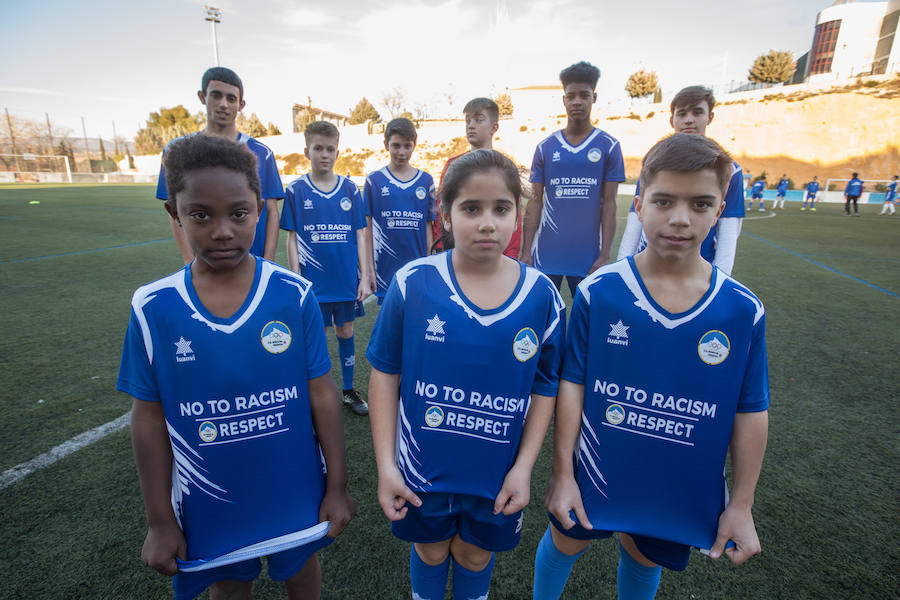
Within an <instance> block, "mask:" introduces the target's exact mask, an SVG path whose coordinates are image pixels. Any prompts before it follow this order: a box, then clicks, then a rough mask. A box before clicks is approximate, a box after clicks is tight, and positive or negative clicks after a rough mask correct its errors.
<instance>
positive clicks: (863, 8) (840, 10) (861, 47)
mask: <svg viewBox="0 0 900 600" xmlns="http://www.w3.org/2000/svg"><path fill="white" fill-rule="evenodd" d="M890 4H891V5H893V4H895V2H891V3H890ZM888 5H889V3H888V2H857V1H855V0H837V1H836V2H835V3H834V4H832V5H831V6H829V7H828V8H826V9H824V10H822V11H821V12H820V13H819V15H818V17H817V18H816V29H815V35H814V36H813V44H812V49H811V50H810V52H809V60H808V61H807V65H806V67H807V73H806V78H807V81H810V82H813V83H815V82H817V81H823V80H829V81H833V80H835V79H842V78H848V77H853V76H854V75H858V74H869V73H872V70H873V63H874V62H875V59H876V47H877V46H878V45H879V40H880V39H881V38H882V37H885V38H886V37H887V36H882V26H883V24H884V22H885V16H886V14H887V12H888ZM894 30H895V31H896V21H895V25H894ZM891 44H893V38H891ZM888 56H890V52H889V53H888ZM898 67H900V65H897V64H895V65H894V66H893V70H897V69H898ZM886 68H890V65H886ZM887 72H891V71H887Z"/></svg>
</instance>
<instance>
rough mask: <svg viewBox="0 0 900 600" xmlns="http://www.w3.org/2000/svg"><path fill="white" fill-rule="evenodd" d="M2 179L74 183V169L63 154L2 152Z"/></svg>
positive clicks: (0, 170)
mask: <svg viewBox="0 0 900 600" xmlns="http://www.w3.org/2000/svg"><path fill="white" fill-rule="evenodd" d="M4 175H5V177H3V176H4ZM0 181H10V182H15V181H40V182H45V181H46V182H59V183H72V169H71V167H70V166H69V160H68V157H66V156H63V155H51V154H30V153H24V154H2V153H0Z"/></svg>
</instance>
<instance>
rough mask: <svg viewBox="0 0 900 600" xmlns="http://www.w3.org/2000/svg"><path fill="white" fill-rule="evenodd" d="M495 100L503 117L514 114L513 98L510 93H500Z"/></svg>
mask: <svg viewBox="0 0 900 600" xmlns="http://www.w3.org/2000/svg"><path fill="white" fill-rule="evenodd" d="M494 102H496V103H497V108H499V109H500V116H501V117H511V116H513V104H512V98H510V97H509V94H507V93H506V92H504V93H502V94H500V95H499V96H497V97H496V98H494Z"/></svg>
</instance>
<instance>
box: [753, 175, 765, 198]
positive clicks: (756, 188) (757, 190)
mask: <svg viewBox="0 0 900 600" xmlns="http://www.w3.org/2000/svg"><path fill="white" fill-rule="evenodd" d="M765 187H766V182H765V181H763V180H762V179H757V180H756V183H754V184H753V187H752V188H750V197H751V198H762V192H763V189H764V188H765Z"/></svg>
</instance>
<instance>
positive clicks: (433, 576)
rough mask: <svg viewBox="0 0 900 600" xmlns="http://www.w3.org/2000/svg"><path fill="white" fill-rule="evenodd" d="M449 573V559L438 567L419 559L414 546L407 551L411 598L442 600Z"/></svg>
mask: <svg viewBox="0 0 900 600" xmlns="http://www.w3.org/2000/svg"><path fill="white" fill-rule="evenodd" d="M449 573H450V557H449V556H448V557H447V559H446V560H445V561H444V562H442V563H441V564H439V565H429V564H428V563H426V562H425V561H424V560H422V559H421V558H420V557H419V553H418V552H416V545H415V544H411V545H410V550H409V581H410V583H411V584H412V592H413V598H416V599H417V600H444V591H445V590H446V589H447V575H448V574H449Z"/></svg>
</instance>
